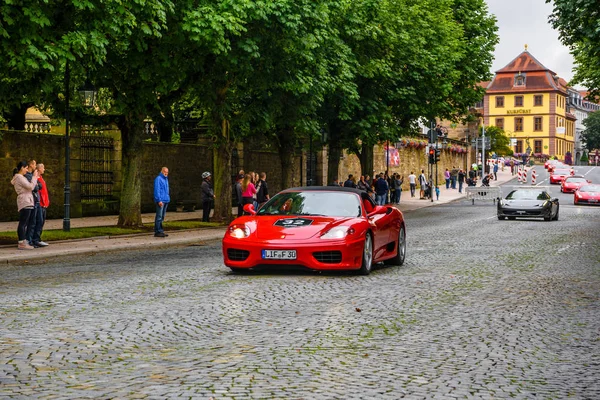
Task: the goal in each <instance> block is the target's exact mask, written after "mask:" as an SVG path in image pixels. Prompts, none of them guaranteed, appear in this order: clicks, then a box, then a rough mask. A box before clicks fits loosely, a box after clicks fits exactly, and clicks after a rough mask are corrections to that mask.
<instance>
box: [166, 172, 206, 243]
mask: <svg viewBox="0 0 600 400" xmlns="http://www.w3.org/2000/svg"><path fill="white" fill-rule="evenodd" d="M214 198H215V193H214V191H213V186H212V174H211V173H210V172H208V171H206V172H203V173H202V183H201V184H200V199H201V202H202V221H203V222H208V221H209V217H210V210H211V208H212V204H213V201H214ZM170 202H171V195H170V190H169V168H167V167H162V168H161V170H160V174H158V176H157V177H156V178H155V179H154V204H155V205H156V215H155V217H154V236H155V237H161V238H164V237H167V236H169V234H168V233H165V230H164V228H163V222H164V220H165V215H166V214H167V208H168V207H169V203H170Z"/></svg>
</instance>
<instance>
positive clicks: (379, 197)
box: [375, 172, 390, 206]
mask: <svg viewBox="0 0 600 400" xmlns="http://www.w3.org/2000/svg"><path fill="white" fill-rule="evenodd" d="M389 189H390V188H389V186H388V183H387V181H386V180H385V178H384V175H383V172H382V173H380V174H379V179H377V181H375V204H377V205H378V206H384V205H385V202H386V200H387V194H388V191H389Z"/></svg>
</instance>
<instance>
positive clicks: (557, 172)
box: [550, 168, 575, 183]
mask: <svg viewBox="0 0 600 400" xmlns="http://www.w3.org/2000/svg"><path fill="white" fill-rule="evenodd" d="M572 175H575V170H573V169H566V168H561V169H559V168H556V169H554V170H552V172H551V173H550V183H561V182H562V180H563V179H565V178H566V177H567V176H572Z"/></svg>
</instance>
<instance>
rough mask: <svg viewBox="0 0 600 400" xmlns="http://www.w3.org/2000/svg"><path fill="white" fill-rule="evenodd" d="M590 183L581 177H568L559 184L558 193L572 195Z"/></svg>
mask: <svg viewBox="0 0 600 400" xmlns="http://www.w3.org/2000/svg"><path fill="white" fill-rule="evenodd" d="M589 183H592V181H590V180H588V179H585V177H583V176H581V175H573V176H568V177H566V178H565V179H563V180H562V182H561V183H560V191H561V192H563V193H574V192H575V191H576V190H577V189H579V188H580V187H581V186H583V185H587V184H589Z"/></svg>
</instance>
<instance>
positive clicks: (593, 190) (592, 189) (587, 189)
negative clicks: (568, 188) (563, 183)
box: [579, 185, 600, 193]
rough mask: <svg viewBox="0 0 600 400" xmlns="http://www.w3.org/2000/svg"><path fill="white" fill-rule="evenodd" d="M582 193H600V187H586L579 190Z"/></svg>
mask: <svg viewBox="0 0 600 400" xmlns="http://www.w3.org/2000/svg"><path fill="white" fill-rule="evenodd" d="M579 191H580V192H589V193H600V185H586V186H582V187H581V188H580V189H579Z"/></svg>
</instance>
